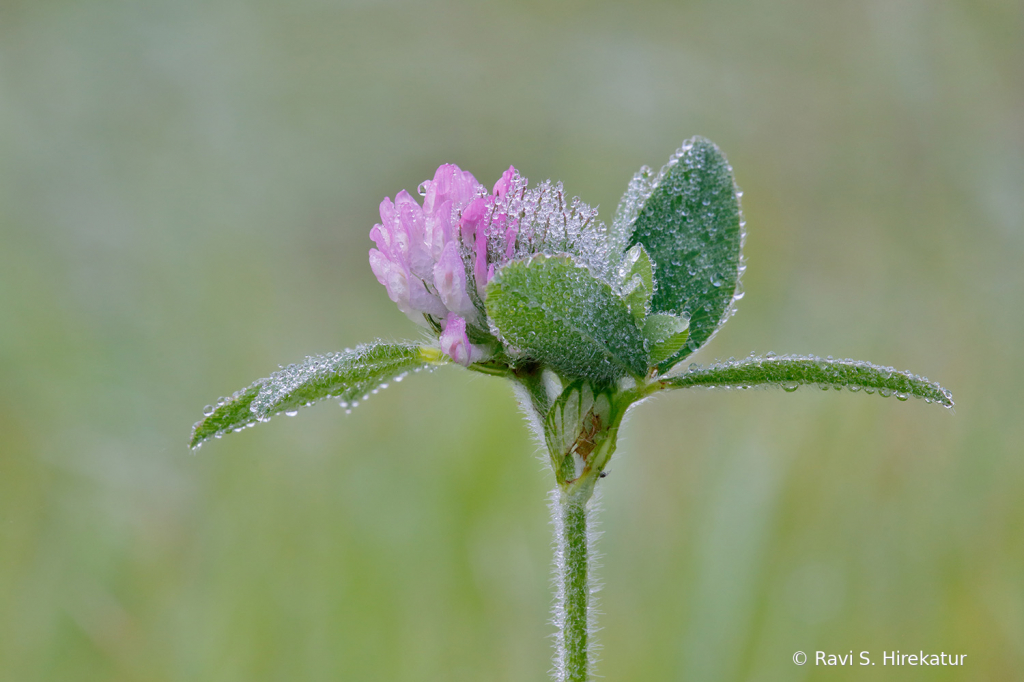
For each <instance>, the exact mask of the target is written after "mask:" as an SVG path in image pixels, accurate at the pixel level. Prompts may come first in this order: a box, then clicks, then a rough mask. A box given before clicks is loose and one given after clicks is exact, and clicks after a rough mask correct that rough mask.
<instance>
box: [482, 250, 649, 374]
mask: <svg viewBox="0 0 1024 682" xmlns="http://www.w3.org/2000/svg"><path fill="white" fill-rule="evenodd" d="M487 315H488V317H490V318H491V320H492V321H493V322H494V324H495V326H496V327H497V328H498V331H499V332H500V333H501V336H502V337H503V339H504V340H505V341H506V342H507V343H508V344H510V345H511V346H513V347H515V348H516V349H518V350H519V351H521V352H522V353H523V354H525V355H526V356H528V357H530V358H532V359H535V360H539V361H541V362H544V363H545V364H547V365H548V366H550V367H551V368H552V369H553V370H555V371H556V372H558V373H560V374H562V375H563V376H575V377H583V378H590V379H595V380H613V379H617V378H619V377H622V376H625V375H627V374H632V375H633V376H638V377H639V376H643V375H644V374H646V373H647V353H646V351H645V350H644V339H643V335H642V334H641V333H640V330H639V329H638V328H637V325H636V321H635V320H634V318H633V314H632V313H631V312H630V310H629V307H628V306H627V305H626V303H625V302H624V301H623V300H622V299H621V298H620V297H619V296H618V295H616V294H615V292H614V291H612V288H611V285H609V284H608V283H606V282H604V281H602V280H600V279H597V278H596V277H594V276H593V275H592V274H590V271H589V270H587V269H586V268H584V267H581V266H579V265H577V264H576V263H575V262H574V261H573V260H572V259H571V258H569V257H568V256H544V255H537V256H534V257H532V258H530V259H529V260H521V261H513V262H511V263H509V264H508V265H506V266H504V267H503V268H501V269H500V270H499V271H498V272H497V273H496V274H495V277H494V279H493V280H491V282H490V283H489V284H488V285H487Z"/></svg>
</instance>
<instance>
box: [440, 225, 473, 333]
mask: <svg viewBox="0 0 1024 682" xmlns="http://www.w3.org/2000/svg"><path fill="white" fill-rule="evenodd" d="M466 280H467V278H466V266H465V265H464V264H463V262H462V256H461V255H460V254H459V245H458V243H456V242H448V243H447V244H445V246H444V250H443V251H442V252H441V258H440V259H439V260H438V261H437V265H435V266H434V288H435V289H437V293H438V295H439V296H440V297H441V301H442V302H443V303H444V304H445V306H446V307H447V308H448V310H451V311H453V312H456V313H458V314H459V315H462V316H463V317H468V318H469V319H471V320H475V319H477V317H478V313H477V309H476V306H475V305H473V300H472V299H471V298H470V297H469V293H468V292H467V291H466Z"/></svg>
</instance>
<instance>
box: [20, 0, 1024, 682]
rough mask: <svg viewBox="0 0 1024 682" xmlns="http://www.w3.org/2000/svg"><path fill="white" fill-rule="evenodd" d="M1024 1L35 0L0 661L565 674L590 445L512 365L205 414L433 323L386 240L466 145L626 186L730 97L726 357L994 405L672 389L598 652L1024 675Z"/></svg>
mask: <svg viewBox="0 0 1024 682" xmlns="http://www.w3.org/2000/svg"><path fill="white" fill-rule="evenodd" d="M1022 25H1024V11H1022V9H1021V6H1020V4H1019V3H1014V2H1006V1H1003V2H1000V1H999V0H990V1H988V2H984V1H983V2H976V3H960V2H949V1H946V2H937V3H923V2H911V1H907V0H900V1H898V2H861V3H846V4H843V5H841V6H839V5H835V4H821V3H814V2H810V1H807V0H804V1H795V2H787V3H774V4H773V5H772V6H769V5H768V4H764V3H754V2H729V3H696V2H694V3H656V2H651V3H645V4H637V3H631V4H629V5H628V6H627V5H626V4H620V3H582V2H576V3H568V4H565V3H561V4H558V5H556V6H549V5H548V4H547V3H539V2H536V3H519V4H515V3H504V4H502V5H494V6H484V5H481V4H478V3H470V2H464V3H462V4H457V3H447V4H438V3H425V2H423V3H419V2H389V3H372V2H350V3H331V2H327V1H325V0H295V1H293V2H289V3H271V2H251V3H241V2H233V1H230V0H214V1H213V2H205V3H199V2H189V1H186V2H178V1H171V0H167V1H152V2H134V3H132V2H107V1H104V0H96V1H93V2H47V3H31V2H7V3H4V4H3V5H0V236H2V239H0V370H2V375H0V680H3V681H4V682H6V681H7V680H10V681H12V682H21V681H28V680H60V681H64V680H76V681H77V680H168V681H170V680H218V681H230V680H245V681H252V680H432V679H438V680H481V679H487V680H537V679H543V677H544V676H545V674H546V671H547V669H548V657H549V652H548V645H549V641H548V639H547V638H546V637H547V635H548V634H549V632H550V630H551V628H550V626H549V625H548V624H547V623H546V619H547V611H548V607H549V599H550V596H549V585H548V582H549V561H550V558H549V556H550V553H549V544H550V539H549V529H548V526H547V512H546V508H545V502H546V500H545V495H546V491H547V488H548V475H547V474H546V472H545V471H544V468H543V464H542V462H541V460H540V459H538V458H537V457H535V456H534V455H535V452H534V445H533V443H532V442H531V440H530V437H529V435H528V433H527V431H526V428H525V427H524V425H523V424H522V423H521V420H520V418H519V416H518V415H517V414H516V413H515V405H514V401H513V399H512V397H511V395H510V393H509V391H508V390H507V387H506V386H503V385H501V384H500V383H499V382H496V381H491V380H487V379H485V378H478V377H471V376H467V374H466V373H460V372H457V371H454V370H451V371H448V370H444V371H438V372H437V373H436V374H434V375H433V376H416V377H411V378H410V379H409V380H408V381H406V382H404V383H403V384H402V385H400V386H396V387H393V388H391V389H389V390H388V391H385V392H384V393H382V394H381V395H379V396H377V397H375V398H373V399H372V400H370V401H369V402H367V404H366V405H364V406H361V407H360V408H359V409H358V410H357V411H356V413H355V414H353V415H352V416H350V417H346V416H344V414H343V412H342V410H340V409H338V408H334V407H332V406H329V405H328V406H321V407H318V408H316V409H313V410H309V411H306V412H305V413H304V414H303V415H301V416H300V417H299V418H296V419H294V420H287V419H281V420H277V421H275V422H273V423H271V424H270V425H267V426H261V427H260V428H257V429H254V430H250V431H246V432H245V433H243V434H239V435H236V436H233V437H229V438H225V439H224V440H222V441H218V442H215V443H212V444H210V445H208V446H207V447H205V448H204V449H203V450H202V451H201V452H200V453H199V454H198V455H196V456H192V455H190V454H189V453H188V451H187V448H186V446H185V443H186V441H187V437H188V431H189V427H190V426H191V424H192V422H193V421H195V420H196V419H197V418H198V417H199V415H200V414H201V408H202V406H203V405H205V404H207V403H209V402H212V401H213V400H214V399H215V398H216V397H217V396H218V395H222V394H228V393H230V392H231V391H233V390H234V389H236V388H239V387H241V386H243V385H246V384H247V383H249V382H250V381H251V380H252V379H254V378H256V377H258V376H263V375H266V374H267V373H268V372H269V371H271V370H273V369H275V368H276V366H277V364H278V363H288V362H293V361H295V360H298V359H300V358H301V357H302V356H303V355H304V354H306V353H315V352H326V351H330V350H335V349H339V348H342V347H344V346H346V345H354V344H355V343H357V342H359V341H363V340H369V339H372V338H374V337H378V336H380V337H384V338H395V339H400V338H408V337H411V336H415V335H416V334H417V330H415V329H413V328H412V325H411V324H410V323H409V322H408V321H407V320H405V318H404V316H402V315H401V314H400V313H399V312H398V311H397V310H396V309H395V308H394V306H393V305H392V304H391V303H390V301H388V300H387V296H386V294H385V292H384V290H383V288H382V287H380V286H379V285H378V284H377V283H376V282H375V281H374V278H373V276H372V274H371V273H370V271H369V267H368V265H367V263H366V251H367V249H368V248H369V246H370V243H369V240H368V239H367V232H368V230H369V228H370V226H371V225H372V224H373V223H374V222H375V220H376V208H377V204H378V203H379V201H380V200H381V198H383V197H384V196H385V195H392V196H393V195H394V193H395V192H396V191H398V190H399V189H402V188H406V189H409V190H412V189H414V188H415V186H416V185H417V184H418V183H419V182H420V181H421V180H423V179H425V178H427V177H429V176H430V174H431V173H432V172H433V169H434V168H435V167H436V166H437V165H438V164H440V163H442V162H449V161H451V162H455V163H459V164H460V165H462V166H463V167H464V168H468V169H470V170H472V171H473V172H474V173H476V175H477V177H478V178H479V179H481V180H482V181H484V182H486V183H490V182H493V180H494V179H495V178H496V177H497V175H498V174H499V173H500V171H501V170H502V169H503V168H505V167H507V165H508V164H509V163H514V164H515V165H516V166H517V167H518V168H519V169H521V171H522V172H523V173H524V174H525V175H527V176H529V177H530V178H533V179H535V180H542V179H545V178H548V177H553V178H561V179H563V180H564V181H565V183H566V185H567V189H568V190H569V191H570V192H572V193H575V194H580V195H582V196H583V197H584V199H585V200H587V201H589V202H592V203H599V204H600V205H601V207H602V213H603V215H604V216H605V218H606V219H609V218H610V216H611V213H612V212H613V210H614V205H615V203H616V201H617V200H618V196H619V194H620V193H621V191H622V190H623V189H624V187H625V184H626V182H627V180H628V179H629V177H630V176H631V174H632V173H633V172H634V171H635V170H636V168H637V167H639V166H640V165H641V164H644V163H647V164H650V165H654V166H657V165H659V164H661V163H662V162H663V161H664V160H665V159H666V158H667V156H668V155H669V154H670V153H671V152H672V151H673V150H674V149H675V148H676V147H677V146H678V144H679V143H680V142H681V141H682V140H683V139H684V138H685V137H689V136H690V135H693V134H698V133H699V134H703V135H706V136H708V137H710V138H712V139H713V140H715V141H716V142H717V143H718V144H719V145H720V146H721V147H722V148H723V149H724V150H725V151H726V153H727V154H728V155H729V157H730V160H731V161H732V163H733V166H734V167H735V169H736V175H737V178H738V181H739V183H740V184H741V186H742V187H743V188H744V190H745V196H744V206H745V211H746V216H747V220H748V230H749V237H748V240H747V247H746V254H747V256H748V258H749V270H748V271H747V274H746V277H745V280H744V283H745V285H746V290H747V292H748V293H747V296H746V298H745V299H744V300H743V301H742V302H741V305H740V311H739V314H738V315H737V316H736V318H734V319H733V320H732V321H731V322H730V323H729V324H728V325H727V327H726V328H725V329H724V330H723V331H722V332H721V333H720V334H719V335H718V336H717V337H716V338H715V339H714V341H713V342H712V343H711V345H710V347H709V348H707V349H706V350H704V351H702V353H701V355H700V356H699V357H698V358H696V359H697V360H699V361H704V362H707V361H709V360H711V359H714V358H715V357H719V358H726V357H728V356H730V355H736V356H741V355H745V354H746V353H747V352H749V351H751V350H757V351H759V352H765V351H769V350H771V351H777V352H795V353H818V354H822V355H824V354H828V353H831V354H833V355H835V356H837V357H856V358H863V359H868V360H872V361H875V362H880V363H884V364H892V365H895V366H897V367H901V368H907V369H910V370H912V371H915V372H918V373H921V374H924V375H926V376H929V377H931V378H933V379H937V380H940V381H942V382H943V383H944V384H945V385H946V386H948V387H949V388H950V389H951V390H952V391H953V393H954V397H955V398H956V399H957V402H958V404H957V408H956V414H955V415H954V414H949V413H947V412H946V411H944V410H942V409H939V408H936V407H934V406H926V405H924V404H922V403H915V402H911V403H907V404H904V403H897V402H895V401H885V400H881V399H879V398H878V397H870V396H863V395H851V394H831V393H830V394H821V395H818V394H817V393H818V392H811V391H806V390H805V391H801V392H798V393H796V394H794V395H787V394H783V393H781V392H779V393H763V392H754V393H749V392H747V393H742V394H739V393H721V394H720V393H703V392H689V393H683V394H674V395H671V396H667V397H664V398H661V399H659V400H657V401H655V402H654V403H653V404H650V405H645V406H643V407H642V408H641V409H639V410H638V411H637V413H636V415H635V416H634V417H633V418H632V420H631V421H630V422H629V424H628V425H627V428H626V432H625V436H624V438H625V443H624V444H623V447H622V448H621V454H618V455H616V458H617V461H616V462H613V463H612V466H611V476H610V477H609V478H608V479H606V481H605V485H604V495H603V504H604V507H605V511H604V516H603V518H604V524H603V529H604V532H605V533H604V537H603V539H602V541H601V549H602V551H603V552H604V554H605V555H606V556H605V558H604V568H603V570H602V572H601V576H602V579H603V581H604V582H605V584H606V586H607V587H606V590H605V592H604V593H603V598H602V610H603V612H604V615H603V617H602V621H601V622H602V625H603V627H604V630H603V631H602V632H601V635H600V638H601V641H602V642H603V643H604V645H605V652H604V654H603V662H602V664H601V667H600V670H601V672H602V673H603V674H604V675H605V676H606V678H607V679H609V680H641V679H650V680H668V679H689V680H702V681H716V680H723V681H725V680H790V679H821V680H826V679H827V680H844V679H879V680H881V679H894V680H895V679H898V680H901V681H902V680H913V679H922V680H925V679H927V680H940V679H965V680H966V679H971V680H1012V679H1020V676H1021V674H1022V673H1021V670H1024V543H1022V540H1021V538H1022V537H1024V501H1022V500H1024V494H1022V493H1024V456H1022V448H1021V443H1022V442H1024V427H1022V426H1021V424H1024V422H1022V420H1021V419H1020V416H1019V412H1020V402H1021V401H1020V394H1021V388H1020V387H1021V386H1022V385H1024V372H1022V363H1021V361H1020V359H1019V356H1020V352H1021V351H1020V347H1021V341H1022V339H1024V314H1022V305H1021V301H1022V295H1024V270H1022V269H1021V267H1020V263H1021V261H1022V256H1024V193H1022V191H1021V188H1022V187H1024V127H1022V118H1021V111H1024V68H1022V64H1024V43H1022V42H1021V41H1020V39H1019V36H1020V28H1021V26H1022ZM798 649H802V650H804V651H809V652H813V651H814V650H817V649H821V650H828V651H834V652H837V653H845V652H847V651H848V650H851V649H852V650H854V651H860V650H870V651H872V652H873V654H875V655H876V656H877V657H878V658H877V660H878V661H879V665H878V666H876V667H875V668H872V669H871V670H870V671H865V670H862V669H860V668H853V669H851V668H846V669H840V670H828V671H823V670H822V669H821V668H817V669H816V668H814V667H813V666H810V665H809V666H805V667H804V668H799V669H798V668H796V667H795V666H793V664H792V662H791V658H790V657H791V656H792V654H793V652H794V651H795V650H798ZM883 649H901V650H903V651H909V650H917V649H925V650H935V651H940V650H942V651H946V652H956V653H965V654H968V659H967V667H966V668H965V669H964V670H962V671H954V672H948V671H921V670H917V669H911V668H902V669H896V670H895V671H893V670H892V669H883V668H882V667H881V659H880V656H881V653H880V652H881V651H882V650H883ZM876 652H877V653H876Z"/></svg>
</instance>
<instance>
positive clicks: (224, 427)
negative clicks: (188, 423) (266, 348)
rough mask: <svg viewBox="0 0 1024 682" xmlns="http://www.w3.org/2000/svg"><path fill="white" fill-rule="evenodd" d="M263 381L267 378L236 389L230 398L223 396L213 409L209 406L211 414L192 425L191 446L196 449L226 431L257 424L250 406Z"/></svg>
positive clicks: (208, 410) (238, 429)
mask: <svg viewBox="0 0 1024 682" xmlns="http://www.w3.org/2000/svg"><path fill="white" fill-rule="evenodd" d="M263 381H265V380H264V379H260V381H257V382H256V383H254V384H252V385H251V386H249V387H248V388H243V389H242V390H240V391H236V392H235V394H234V395H232V396H231V397H230V398H221V399H220V400H218V401H217V405H216V407H214V408H213V409H210V408H207V412H208V413H209V414H207V415H206V416H205V417H203V419H201V420H199V421H197V422H196V423H195V424H193V425H192V440H191V441H189V447H191V448H192V449H193V450H195V449H196V448H198V447H199V446H200V445H202V444H203V443H205V442H206V441H208V440H210V439H211V438H220V437H221V436H223V435H224V434H225V433H229V432H231V431H241V430H242V429H244V428H246V427H247V426H255V425H256V415H254V414H253V413H252V410H251V409H250V406H251V405H252V401H253V398H255V397H256V394H257V393H259V391H260V386H261V385H262V382H263ZM211 407H212V406H211Z"/></svg>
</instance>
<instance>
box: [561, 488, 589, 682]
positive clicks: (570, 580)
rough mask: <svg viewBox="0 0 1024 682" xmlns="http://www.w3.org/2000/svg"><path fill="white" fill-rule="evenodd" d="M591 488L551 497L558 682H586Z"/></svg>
mask: <svg viewBox="0 0 1024 682" xmlns="http://www.w3.org/2000/svg"><path fill="white" fill-rule="evenodd" d="M592 490H593V489H592V488H590V487H589V486H588V487H587V489H585V490H577V491H574V492H572V493H566V492H565V491H563V490H556V491H555V492H554V493H553V495H552V497H553V500H552V512H553V513H554V517H555V532H556V533H557V543H558V553H557V555H556V564H557V567H556V570H557V571H558V603H557V605H556V607H555V608H556V611H555V621H556V624H557V625H558V627H559V632H558V635H557V636H558V646H557V654H556V660H555V665H556V675H557V680H558V681H559V682H586V680H588V679H589V672H590V664H591V661H590V658H589V655H590V649H591V646H590V644H591V642H590V622H589V621H590V606H591V604H590V575H589V574H590V557H589V549H590V548H589V542H590V537H589V533H588V532H587V515H588V512H587V501H588V500H589V499H590V495H591V492H592Z"/></svg>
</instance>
